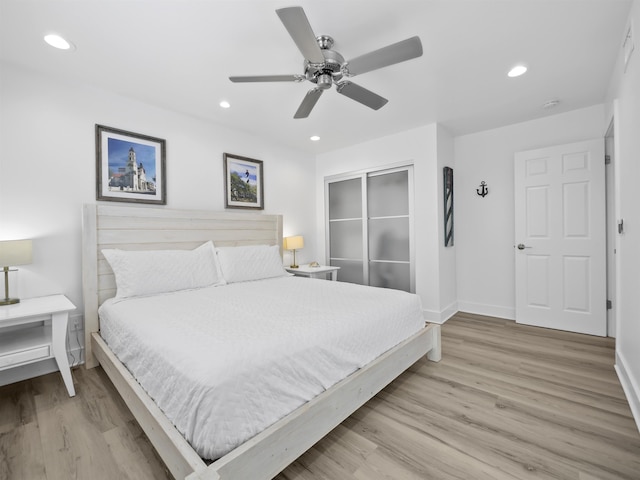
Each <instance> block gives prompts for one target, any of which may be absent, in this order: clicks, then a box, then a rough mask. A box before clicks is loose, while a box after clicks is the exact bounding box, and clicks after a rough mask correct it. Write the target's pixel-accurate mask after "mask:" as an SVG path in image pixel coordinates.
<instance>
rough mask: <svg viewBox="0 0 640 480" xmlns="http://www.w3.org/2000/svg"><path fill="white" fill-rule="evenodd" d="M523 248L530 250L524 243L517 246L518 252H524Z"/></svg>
mask: <svg viewBox="0 0 640 480" xmlns="http://www.w3.org/2000/svg"><path fill="white" fill-rule="evenodd" d="M525 248H531V247H527V246H526V245H525V244H524V243H519V244H518V250H524V249H525Z"/></svg>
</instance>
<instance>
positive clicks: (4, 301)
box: [0, 298, 20, 306]
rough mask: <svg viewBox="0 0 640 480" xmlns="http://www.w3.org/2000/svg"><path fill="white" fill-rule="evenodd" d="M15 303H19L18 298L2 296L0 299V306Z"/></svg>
mask: <svg viewBox="0 0 640 480" xmlns="http://www.w3.org/2000/svg"><path fill="white" fill-rule="evenodd" d="M16 303H20V299H19V298H3V299H1V300H0V306H2V305H14V304H16Z"/></svg>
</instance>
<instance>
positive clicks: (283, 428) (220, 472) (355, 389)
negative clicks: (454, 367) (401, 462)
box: [91, 324, 441, 480]
mask: <svg viewBox="0 0 640 480" xmlns="http://www.w3.org/2000/svg"><path fill="white" fill-rule="evenodd" d="M91 338H92V343H93V352H94V354H95V355H96V357H97V359H98V360H99V361H100V364H101V365H102V367H103V368H104V370H105V372H106V373H107V375H108V376H109V378H110V379H111V381H112V382H113V384H114V386H115V387H116V389H117V390H118V392H119V393H120V395H121V396H122V398H123V399H124V401H125V403H126V404H127V406H128V407H129V408H130V409H131V412H132V413H133V415H134V416H135V417H136V419H137V420H138V423H140V426H141V427H142V429H143V430H144V431H145V433H146V434H147V437H149V440H150V441H151V443H152V444H153V446H154V447H155V448H156V450H157V451H158V453H159V455H160V457H161V458H162V459H163V460H164V462H165V465H166V466H167V468H168V469H169V470H170V471H171V473H172V474H173V476H174V477H175V478H176V479H183V478H184V479H186V480H269V479H271V478H273V477H275V476H276V475H277V474H278V473H280V472H281V471H282V470H283V469H284V468H286V467H287V466H288V465H289V464H290V463H292V462H293V461H294V460H295V459H297V458H298V457H299V456H300V455H302V454H303V453H304V452H306V451H307V450H308V449H309V448H311V447H312V446H313V445H314V444H315V443H316V442H317V441H318V440H320V439H321V438H323V437H324V436H325V435H327V434H328V433H329V432H330V431H331V430H332V429H333V428H335V427H336V426H337V425H339V424H340V423H341V422H342V421H344V420H345V419H346V418H347V417H348V416H349V415H351V414H352V413H353V412H354V411H355V410H357V409H358V408H360V407H361V406H362V405H364V404H365V403H366V402H367V401H368V400H370V399H371V398H372V397H374V396H375V395H376V394H377V393H378V392H379V391H380V390H382V389H383V388H384V387H386V386H387V385H388V384H389V383H391V382H392V381H393V380H394V379H395V378H396V377H397V376H398V375H400V374H401V373H402V372H404V371H405V370H406V369H407V368H409V367H410V366H411V365H413V364H414V363H415V362H416V361H418V360H419V359H420V358H422V357H423V356H425V355H427V358H428V359H429V360H431V361H436V362H437V361H439V360H440V356H441V351H440V325H435V324H431V325H428V326H427V327H426V328H424V329H423V330H421V331H420V332H418V333H416V334H415V335H413V336H412V337H410V338H408V339H407V340H405V341H404V342H402V343H400V344H399V345H397V346H396V347H394V348H392V349H391V350H389V351H387V352H386V353H384V354H382V355H381V356H380V357H378V358H377V359H375V360H374V361H373V362H371V363H370V364H368V365H366V366H365V367H363V368H361V369H360V370H358V371H356V372H354V373H353V374H351V375H350V376H348V377H347V378H345V379H344V380H342V381H340V382H338V383H337V384H335V385H334V386H333V387H331V388H330V389H328V390H326V391H325V392H324V393H322V394H320V395H318V396H317V397H316V398H314V399H313V400H311V401H309V402H308V403H306V404H305V405H303V406H302V407H300V408H298V409H297V410H295V411H294V412H292V413H291V414H290V415H288V416H286V417H284V418H283V419H281V420H280V421H278V422H276V423H275V424H273V425H272V426H271V427H269V428H267V429H266V430H264V431H263V432H261V433H259V434H258V435H256V436H255V437H253V438H252V439H250V440H248V441H247V442H245V443H244V444H242V445H240V446H239V447H238V448H236V449H235V450H233V451H231V452H230V453H228V454H227V455H225V456H224V457H222V458H220V459H218V460H216V461H215V462H213V463H212V464H210V465H209V466H206V464H205V463H204V462H203V460H202V459H201V458H200V457H199V456H198V455H197V454H196V452H195V451H194V450H193V449H192V448H191V446H190V445H189V444H188V442H187V441H186V440H185V439H184V438H183V437H182V435H181V434H180V433H179V432H178V431H177V430H176V428H175V427H174V426H173V424H171V422H170V421H169V420H168V419H167V417H165V416H164V414H163V413H162V411H161V410H160V409H159V408H158V407H157V406H156V404H155V403H154V402H153V400H151V399H150V398H149V397H148V396H147V394H146V393H145V392H144V390H143V389H142V387H140V385H139V384H138V383H137V382H136V381H135V379H134V378H133V377H132V376H131V374H130V373H129V371H128V370H127V369H126V368H125V367H124V366H123V365H122V364H121V363H120V362H119V361H118V359H117V358H116V357H115V355H114V354H113V353H112V352H111V351H110V350H109V348H108V347H107V345H106V344H105V343H104V341H103V340H102V338H101V337H100V335H99V334H97V333H94V334H93V335H92V337H91Z"/></svg>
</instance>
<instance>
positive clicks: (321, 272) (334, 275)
mask: <svg viewBox="0 0 640 480" xmlns="http://www.w3.org/2000/svg"><path fill="white" fill-rule="evenodd" d="M286 270H287V272H289V273H293V274H294V275H296V276H298V277H310V278H326V274H327V273H330V274H331V280H333V281H334V282H335V281H336V280H338V270H340V267H331V266H328V265H320V266H319V267H310V266H309V265H300V266H299V267H298V268H291V267H286Z"/></svg>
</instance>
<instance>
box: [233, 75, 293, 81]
mask: <svg viewBox="0 0 640 480" xmlns="http://www.w3.org/2000/svg"><path fill="white" fill-rule="evenodd" d="M304 79H305V76H304V75H298V74H294V75H249V76H244V77H243V76H235V77H229V80H231V81H232V82H234V83H243V82H301V81H303V80H304Z"/></svg>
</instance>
